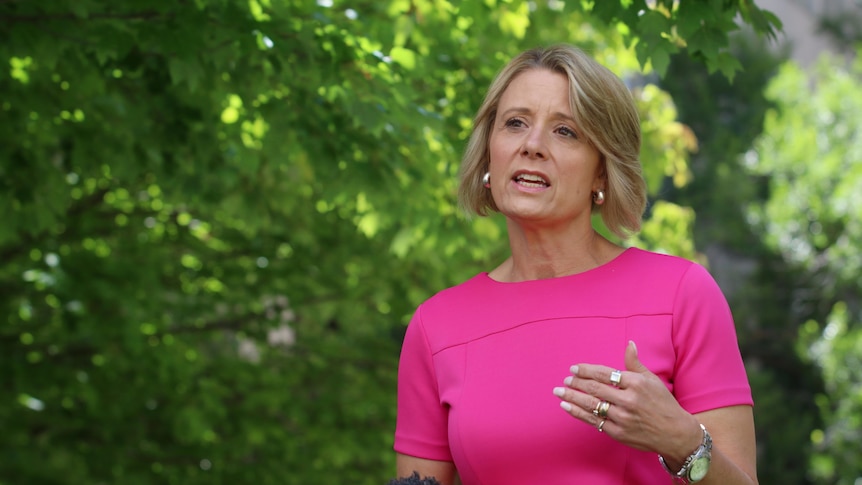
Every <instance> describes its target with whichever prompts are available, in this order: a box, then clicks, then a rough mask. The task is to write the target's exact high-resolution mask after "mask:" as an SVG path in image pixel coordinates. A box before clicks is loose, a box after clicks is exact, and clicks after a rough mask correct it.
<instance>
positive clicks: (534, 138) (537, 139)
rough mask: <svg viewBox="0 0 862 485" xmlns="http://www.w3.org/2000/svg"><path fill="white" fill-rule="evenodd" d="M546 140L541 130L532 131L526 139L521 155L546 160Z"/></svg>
mask: <svg viewBox="0 0 862 485" xmlns="http://www.w3.org/2000/svg"><path fill="white" fill-rule="evenodd" d="M545 152H546V148H545V140H544V137H543V136H542V134H541V131H540V130H532V131H530V133H529V134H528V135H527V137H526V138H525V139H524V146H523V147H522V148H521V155H522V156H525V157H528V158H545Z"/></svg>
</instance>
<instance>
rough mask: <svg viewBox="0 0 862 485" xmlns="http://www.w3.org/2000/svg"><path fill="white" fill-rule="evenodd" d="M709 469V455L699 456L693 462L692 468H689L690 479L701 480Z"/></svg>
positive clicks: (693, 480)
mask: <svg viewBox="0 0 862 485" xmlns="http://www.w3.org/2000/svg"><path fill="white" fill-rule="evenodd" d="M707 471H709V457H708V456H699V457H697V458H695V460H694V461H693V462H692V463H691V468H689V469H688V479H689V481H692V482H699V481H701V480H703V477H705V476H706V472H707Z"/></svg>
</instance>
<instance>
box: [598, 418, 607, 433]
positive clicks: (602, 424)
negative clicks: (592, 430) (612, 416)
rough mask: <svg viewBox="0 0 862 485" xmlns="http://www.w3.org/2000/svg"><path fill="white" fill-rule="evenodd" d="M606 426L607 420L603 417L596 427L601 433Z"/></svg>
mask: <svg viewBox="0 0 862 485" xmlns="http://www.w3.org/2000/svg"><path fill="white" fill-rule="evenodd" d="M604 426H605V420H604V419H603V420H601V421H600V422H599V425H598V426H596V429H597V430H599V433H604V431H602V428H604Z"/></svg>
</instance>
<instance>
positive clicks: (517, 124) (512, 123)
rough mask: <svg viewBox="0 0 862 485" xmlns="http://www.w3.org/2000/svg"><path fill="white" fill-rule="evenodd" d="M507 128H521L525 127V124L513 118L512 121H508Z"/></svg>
mask: <svg viewBox="0 0 862 485" xmlns="http://www.w3.org/2000/svg"><path fill="white" fill-rule="evenodd" d="M506 126H508V127H511V128H519V127H521V126H524V122H523V121H521V120H520V119H518V118H512V119H509V120H506Z"/></svg>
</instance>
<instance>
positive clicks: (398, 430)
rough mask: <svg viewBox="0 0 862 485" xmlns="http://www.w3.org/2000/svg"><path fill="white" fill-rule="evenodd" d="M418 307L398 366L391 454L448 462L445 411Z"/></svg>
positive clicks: (449, 458)
mask: <svg viewBox="0 0 862 485" xmlns="http://www.w3.org/2000/svg"><path fill="white" fill-rule="evenodd" d="M421 310H422V308H421V306H420V308H419V309H418V310H417V311H416V313H415V314H414V315H413V319H412V320H411V321H410V324H409V325H408V326H407V333H406V334H405V336H404V343H403V345H402V347H401V359H400V362H399V364H398V419H397V422H396V426H395V451H397V452H399V453H402V454H405V455H410V456H416V457H419V458H425V459H428V460H440V461H452V454H451V452H450V450H449V439H448V408H447V407H446V406H445V405H444V404H442V402H441V399H440V393H439V386H438V382H437V376H436V372H435V370H434V361H433V355H432V352H431V348H430V345H429V343H428V339H427V336H426V334H425V328H424V325H423V323H422V317H421Z"/></svg>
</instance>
